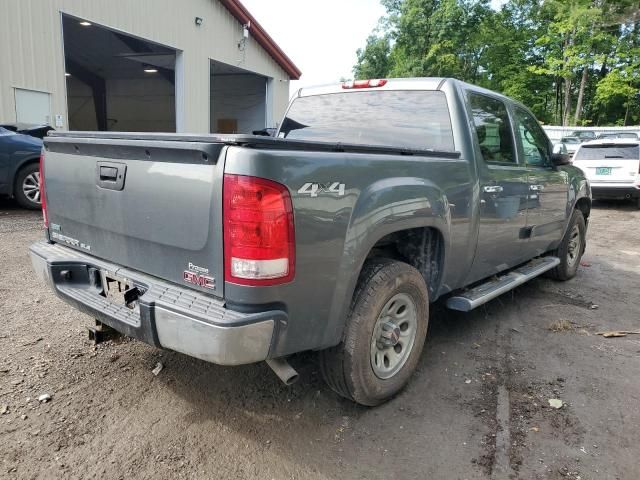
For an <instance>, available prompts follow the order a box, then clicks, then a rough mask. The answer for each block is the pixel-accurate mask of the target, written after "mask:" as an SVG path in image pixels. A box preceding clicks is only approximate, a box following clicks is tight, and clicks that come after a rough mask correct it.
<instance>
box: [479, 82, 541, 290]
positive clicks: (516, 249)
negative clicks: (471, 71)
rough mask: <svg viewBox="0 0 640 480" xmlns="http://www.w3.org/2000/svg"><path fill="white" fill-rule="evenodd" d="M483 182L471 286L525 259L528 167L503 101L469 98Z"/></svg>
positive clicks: (480, 185) (482, 95) (481, 180)
mask: <svg viewBox="0 0 640 480" xmlns="http://www.w3.org/2000/svg"><path fill="white" fill-rule="evenodd" d="M468 101H469V107H470V110H471V111H470V114H471V116H472V119H473V125H474V127H475V132H474V133H475V135H474V136H475V142H476V145H475V151H476V155H477V156H479V159H478V162H477V164H478V176H479V189H480V192H479V201H480V205H479V215H480V218H479V227H478V228H479V230H478V245H477V248H476V255H475V259H474V262H473V266H472V268H471V272H470V274H469V277H468V278H467V283H470V282H474V281H476V280H479V279H481V278H484V277H488V276H491V275H493V274H495V273H497V272H500V271H502V270H505V269H507V268H510V267H513V266H515V265H517V264H519V263H521V262H522V261H523V259H524V249H523V243H524V242H525V239H524V237H523V234H524V233H525V232H526V221H527V198H528V194H529V185H528V183H527V167H526V166H525V165H524V164H521V163H519V161H518V155H517V154H516V147H515V142H514V135H513V129H512V128H511V122H510V119H509V114H508V111H507V108H506V106H505V104H504V102H503V101H502V100H500V99H499V98H497V97H493V96H490V95H486V94H484V93H477V92H473V91H472V92H469V93H468Z"/></svg>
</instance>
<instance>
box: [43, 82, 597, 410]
mask: <svg viewBox="0 0 640 480" xmlns="http://www.w3.org/2000/svg"><path fill="white" fill-rule="evenodd" d="M276 136H277V138H269V137H260V136H246V135H181V134H137V133H134V134H131V133H112V132H105V133H91V132H67V133H64V132H52V134H51V136H49V137H47V138H46V139H45V144H44V155H43V158H42V160H41V162H42V164H41V168H42V172H43V175H42V182H41V183H42V185H41V186H42V189H43V194H42V200H43V207H44V208H43V213H44V217H45V225H46V240H43V241H40V242H38V243H36V244H34V245H32V246H31V258H32V261H33V266H34V269H35V271H36V272H37V273H38V275H39V276H40V277H42V278H43V279H44V280H45V281H46V282H47V283H48V284H49V285H50V286H51V287H52V288H53V289H54V290H55V292H56V293H57V294H58V295H59V296H60V297H62V298H63V299H64V300H66V301H67V302H69V303H70V304H72V305H74V306H75V307H77V308H78V309H80V310H82V311H84V312H86V313H88V314H89V315H91V316H92V317H94V318H96V319H97V321H98V322H99V323H98V324H99V325H102V326H109V327H111V328H113V329H115V330H117V331H118V332H120V333H122V334H125V335H128V336H130V337H134V338H137V339H140V340H142V341H144V342H147V343H149V344H152V345H155V346H157V347H162V348H166V349H171V350H175V351H178V352H183V353H185V354H187V355H191V356H193V357H197V358H200V359H203V360H206V361H209V362H213V363H217V364H221V365H238V364H247V363H253V362H259V361H267V363H268V364H269V365H270V366H271V367H272V368H273V369H274V371H275V372H276V373H277V374H278V375H279V376H280V378H281V379H283V380H284V381H285V382H286V383H288V382H291V381H293V380H294V379H295V377H296V376H297V374H296V372H295V370H293V369H292V368H291V366H290V365H289V363H288V362H287V360H286V358H287V356H289V355H291V354H294V353H296V352H301V351H316V352H318V358H319V363H320V366H321V371H322V373H323V375H324V377H325V379H326V381H327V383H328V384H329V385H330V387H331V388H332V389H333V390H335V391H336V392H337V393H338V394H340V395H342V396H344V397H347V398H349V399H352V400H354V401H355V402H358V403H360V404H363V405H377V404H379V403H381V402H384V401H385V400H387V399H389V398H390V397H391V396H393V395H394V394H395V393H396V392H398V391H399V390H400V389H401V388H402V387H403V386H404V385H405V384H406V383H407V381H408V380H409V377H410V376H411V374H412V373H413V371H414V370H415V368H416V365H417V363H418V360H419V357H420V354H421V351H422V348H423V345H424V343H425V337H426V335H427V324H428V319H429V305H430V303H433V302H435V301H436V300H438V299H441V301H442V302H443V303H445V304H446V306H447V307H449V308H451V309H455V310H461V311H469V310H471V309H473V308H475V307H477V306H479V305H482V304H483V303H485V302H487V301H489V300H491V299H493V298H495V297H496V296H498V295H500V294H502V293H504V292H506V291H508V290H511V289H512V288H514V287H516V286H518V285H520V284H522V283H524V282H526V281H527V280H529V279H531V278H534V277H536V276H538V275H540V274H543V273H545V272H546V273H547V274H548V275H551V276H552V277H554V278H556V279H558V280H567V279H569V278H571V277H573V276H574V275H575V274H576V270H577V268H578V266H579V264H580V258H581V256H582V254H583V252H584V248H585V234H586V228H587V221H588V218H589V213H590V208H591V194H590V187H589V184H588V182H587V180H586V179H585V177H584V175H583V173H582V172H581V171H580V170H579V169H577V168H574V167H572V166H571V165H569V164H568V158H567V157H566V156H562V155H558V154H553V153H552V145H551V143H550V142H549V140H548V138H547V137H546V135H545V133H544V132H543V130H542V129H541V128H540V126H539V124H538V122H537V121H536V119H535V118H534V117H533V115H532V114H531V113H530V112H529V111H528V110H527V109H526V108H525V107H523V106H522V105H520V104H518V103H516V102H514V101H512V100H510V99H508V98H505V97H504V96H501V95H498V94H496V93H493V92H490V91H487V90H484V89H481V88H477V87H474V86H472V85H468V84H465V83H462V82H459V81H456V80H452V79H441V78H425V79H403V80H371V81H358V82H352V83H347V84H343V85H338V86H331V87H319V88H311V89H303V90H301V91H299V92H298V94H297V95H296V96H295V98H294V99H293V100H292V102H291V104H290V106H289V108H288V110H287V112H286V115H285V118H284V119H283V121H282V124H281V126H280V128H279V130H278V132H277V135H276Z"/></svg>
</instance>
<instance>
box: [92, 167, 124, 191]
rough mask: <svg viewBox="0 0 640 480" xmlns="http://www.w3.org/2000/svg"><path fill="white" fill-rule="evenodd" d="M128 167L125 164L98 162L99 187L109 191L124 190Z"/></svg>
mask: <svg viewBox="0 0 640 480" xmlns="http://www.w3.org/2000/svg"><path fill="white" fill-rule="evenodd" d="M126 173H127V166H126V165H125V164H124V163H115V162H98V163H97V164H96V177H97V179H96V180H97V185H98V186H99V187H100V188H107V189H109V190H122V189H123V188H124V177H125V175H126Z"/></svg>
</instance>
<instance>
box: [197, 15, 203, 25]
mask: <svg viewBox="0 0 640 480" xmlns="http://www.w3.org/2000/svg"><path fill="white" fill-rule="evenodd" d="M203 21H204V19H203V18H202V17H196V26H198V27H199V26H200V25H202V22H203Z"/></svg>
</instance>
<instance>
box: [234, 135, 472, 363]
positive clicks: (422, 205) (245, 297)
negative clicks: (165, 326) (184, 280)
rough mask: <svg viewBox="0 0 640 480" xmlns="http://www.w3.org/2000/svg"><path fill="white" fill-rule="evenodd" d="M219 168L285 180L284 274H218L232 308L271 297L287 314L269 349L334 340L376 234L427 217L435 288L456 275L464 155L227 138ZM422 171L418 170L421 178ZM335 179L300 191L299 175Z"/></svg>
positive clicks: (464, 265)
mask: <svg viewBox="0 0 640 480" xmlns="http://www.w3.org/2000/svg"><path fill="white" fill-rule="evenodd" d="M225 173H231V174H238V175H253V176H258V177H263V178H268V179H271V180H274V181H276V182H280V183H283V184H285V185H286V186H287V187H288V189H289V192H290V193H291V197H292V203H293V208H294V221H295V230H296V273H295V278H294V281H293V282H291V283H289V284H286V285H278V286H272V287H245V286H239V285H234V284H229V283H227V284H225V300H226V301H227V302H228V303H229V304H230V305H233V306H234V307H235V308H238V309H243V308H248V309H251V308H256V306H259V305H275V306H277V307H279V308H283V309H284V310H286V311H287V312H288V314H289V321H288V325H280V326H279V331H278V334H277V340H276V343H275V345H274V348H273V350H272V352H271V355H272V356H279V355H285V354H288V353H293V352H295V351H300V350H306V349H319V348H324V347H329V346H332V345H335V344H336V343H338V342H339V341H340V338H341V335H342V330H343V327H344V321H345V318H346V315H347V309H348V307H349V304H350V302H351V298H352V295H353V290H354V288H355V285H356V282H357V279H358V275H359V272H360V269H361V268H362V265H363V263H364V261H365V259H366V257H367V254H368V253H369V251H370V249H371V247H372V246H373V245H374V244H375V243H376V242H377V241H378V240H379V239H380V238H382V237H384V236H385V235H387V234H389V233H392V232H395V231H399V230H405V229H409V228H417V227H427V226H428V227H433V228H436V229H438V230H439V231H440V233H441V234H442V237H443V239H444V243H445V255H446V258H445V263H446V265H447V268H446V270H445V272H444V274H443V277H442V278H441V281H440V286H439V293H443V292H446V291H448V290H450V289H452V288H455V287H456V286H459V285H458V282H459V281H460V279H461V278H462V276H463V274H465V273H466V272H467V270H468V268H469V265H470V262H471V261H472V257H473V253H474V252H473V250H474V248H475V242H474V241H473V240H472V239H473V238H474V234H473V225H472V222H471V217H472V211H473V205H474V202H473V201H472V197H473V189H474V184H473V181H472V178H473V173H472V165H471V164H470V162H469V161H468V160H466V159H464V158H458V159H447V158H437V157H418V156H400V155H398V156H395V155H367V154H357V153H335V152H326V153H324V152H303V151H297V152H296V151H273V150H272V151H264V150H249V149H241V148H234V147H231V148H229V150H228V152H227V158H226V164H225ZM427 179H428V180H427ZM309 182H311V183H323V184H325V183H330V182H339V183H343V184H344V185H345V190H344V195H338V194H332V193H327V192H325V193H319V194H318V196H316V197H312V196H310V195H309V194H308V193H304V191H303V192H300V189H301V187H303V185H305V184H306V183H309Z"/></svg>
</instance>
